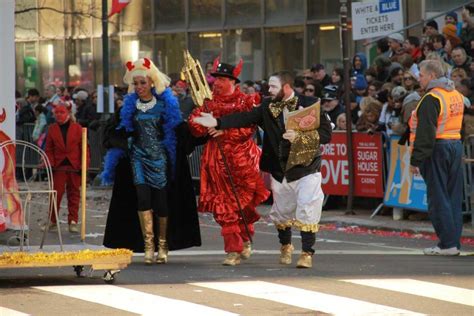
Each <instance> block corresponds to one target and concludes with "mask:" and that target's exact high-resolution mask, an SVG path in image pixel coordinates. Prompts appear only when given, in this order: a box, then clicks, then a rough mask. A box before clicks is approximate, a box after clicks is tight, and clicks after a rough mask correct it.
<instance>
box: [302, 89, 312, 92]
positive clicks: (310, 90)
mask: <svg viewBox="0 0 474 316" xmlns="http://www.w3.org/2000/svg"><path fill="white" fill-rule="evenodd" d="M306 91H308V92H314V89H304V92H306Z"/></svg>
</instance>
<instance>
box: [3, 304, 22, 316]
mask: <svg viewBox="0 0 474 316" xmlns="http://www.w3.org/2000/svg"><path fill="white" fill-rule="evenodd" d="M0 315H1V316H28V315H29V314H25V313H22V312H19V311H16V310H13V309H9V308H6V307H2V306H0Z"/></svg>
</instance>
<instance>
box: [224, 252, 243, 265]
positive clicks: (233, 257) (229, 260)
mask: <svg viewBox="0 0 474 316" xmlns="http://www.w3.org/2000/svg"><path fill="white" fill-rule="evenodd" d="M238 264H240V253H238V252H229V253H228V254H227V256H226V257H225V259H224V261H222V265H224V266H236V265H238Z"/></svg>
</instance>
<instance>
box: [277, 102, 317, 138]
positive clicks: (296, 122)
mask: <svg viewBox="0 0 474 316" xmlns="http://www.w3.org/2000/svg"><path fill="white" fill-rule="evenodd" d="M320 112H321V103H320V102H319V101H318V102H316V103H314V104H313V105H311V106H308V107H306V108H303V109H300V110H296V111H293V112H290V113H289V114H288V118H287V121H286V126H285V128H286V130H289V129H292V130H295V131H301V132H304V131H312V130H315V129H317V128H318V127H319V115H320Z"/></svg>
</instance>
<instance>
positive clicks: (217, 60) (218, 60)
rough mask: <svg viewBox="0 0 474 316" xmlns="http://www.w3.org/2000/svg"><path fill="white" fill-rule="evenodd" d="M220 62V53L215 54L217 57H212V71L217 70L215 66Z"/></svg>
mask: <svg viewBox="0 0 474 316" xmlns="http://www.w3.org/2000/svg"><path fill="white" fill-rule="evenodd" d="M220 63H221V55H219V56H217V58H216V59H214V64H213V65H212V72H216V71H217V67H218V66H219V64H220Z"/></svg>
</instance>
